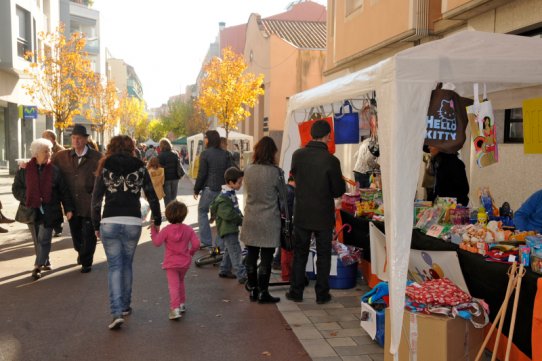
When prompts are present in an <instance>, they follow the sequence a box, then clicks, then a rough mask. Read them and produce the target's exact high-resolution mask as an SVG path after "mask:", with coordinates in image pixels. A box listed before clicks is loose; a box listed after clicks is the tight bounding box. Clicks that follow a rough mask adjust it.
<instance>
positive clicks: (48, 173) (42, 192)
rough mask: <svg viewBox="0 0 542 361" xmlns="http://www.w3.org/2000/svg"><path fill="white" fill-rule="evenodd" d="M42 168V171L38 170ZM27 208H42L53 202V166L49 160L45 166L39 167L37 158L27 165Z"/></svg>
mask: <svg viewBox="0 0 542 361" xmlns="http://www.w3.org/2000/svg"><path fill="white" fill-rule="evenodd" d="M38 167H39V168H41V170H40V169H38ZM25 181H26V206H27V207H31V208H40V207H41V205H42V204H44V203H49V202H51V195H52V192H53V164H52V163H51V161H50V160H49V161H48V162H47V163H46V164H45V165H41V166H40V165H38V163H36V158H32V159H31V160H30V162H28V163H27V164H26V177H25Z"/></svg>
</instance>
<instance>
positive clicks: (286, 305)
mask: <svg viewBox="0 0 542 361" xmlns="http://www.w3.org/2000/svg"><path fill="white" fill-rule="evenodd" d="M276 305H277V308H278V309H279V311H281V312H284V311H300V309H299V306H298V305H297V303H295V302H292V301H288V300H287V302H279V303H276Z"/></svg>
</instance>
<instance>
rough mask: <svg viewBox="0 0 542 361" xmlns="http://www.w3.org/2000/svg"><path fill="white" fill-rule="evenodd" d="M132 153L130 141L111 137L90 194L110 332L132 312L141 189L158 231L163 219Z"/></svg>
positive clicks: (142, 166)
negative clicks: (105, 280)
mask: <svg viewBox="0 0 542 361" xmlns="http://www.w3.org/2000/svg"><path fill="white" fill-rule="evenodd" d="M134 151H135V144H134V142H133V140H132V138H130V137H128V136H126V135H117V136H115V137H113V138H112V139H111V142H110V143H109V145H108V146H107V152H106V156H105V157H104V158H102V160H101V161H100V163H99V165H98V169H97V171H96V183H95V184H94V192H93V193H92V223H93V225H94V229H95V231H96V236H97V237H99V238H100V239H101V240H102V243H103V246H104V250H105V254H106V257H107V265H108V280H109V302H110V306H111V314H112V316H113V321H111V323H110V324H109V328H110V329H112V330H114V329H118V328H120V327H121V325H122V324H123V323H124V318H123V316H128V315H130V314H131V313H132V308H131V300H132V262H133V259H134V254H135V250H136V247H137V243H138V241H139V237H140V236H141V223H142V219H141V204H140V202H139V198H140V197H141V190H143V191H144V193H145V196H146V197H147V201H148V202H149V205H150V208H151V211H152V221H153V222H154V225H155V227H156V228H157V230H159V229H160V223H161V220H162V217H161V215H160V203H159V201H158V198H157V197H156V193H155V192H154V188H153V186H152V182H151V179H150V176H149V173H148V172H147V169H146V168H145V164H144V163H143V161H141V160H140V159H138V158H136V157H135V156H134V154H135V153H134ZM104 197H105V204H104V207H103V213H102V200H103V198H104Z"/></svg>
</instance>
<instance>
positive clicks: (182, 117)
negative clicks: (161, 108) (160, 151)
mask: <svg viewBox="0 0 542 361" xmlns="http://www.w3.org/2000/svg"><path fill="white" fill-rule="evenodd" d="M193 113H194V107H193V102H192V101H191V100H189V101H183V100H181V99H174V100H171V101H169V102H168V106H167V111H166V113H165V114H163V115H162V116H161V117H160V121H161V129H162V131H163V134H164V136H165V135H166V134H168V133H169V132H172V133H173V134H175V136H181V135H186V134H187V131H186V130H187V126H188V123H189V122H190V119H191V118H192V116H193Z"/></svg>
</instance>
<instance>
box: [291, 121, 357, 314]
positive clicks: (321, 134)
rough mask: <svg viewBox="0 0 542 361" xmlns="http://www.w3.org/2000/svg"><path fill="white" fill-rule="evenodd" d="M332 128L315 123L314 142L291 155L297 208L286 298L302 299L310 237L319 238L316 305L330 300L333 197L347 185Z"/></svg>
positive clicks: (344, 189) (313, 128)
mask: <svg viewBox="0 0 542 361" xmlns="http://www.w3.org/2000/svg"><path fill="white" fill-rule="evenodd" d="M330 132H331V127H330V125H329V123H328V122H326V121H325V120H318V121H316V122H315V123H314V124H313V126H312V128H311V137H312V140H311V141H310V142H309V143H308V144H307V145H306V146H305V148H302V149H298V150H296V151H295V152H294V154H293V156H292V170H291V172H292V175H293V177H294V179H295V183H296V188H295V205H294V234H295V243H294V264H293V270H292V278H291V285H290V290H289V291H288V292H286V298H287V299H289V300H292V301H296V302H301V301H302V300H303V290H304V288H305V265H306V264H307V259H308V256H309V247H310V241H311V235H312V234H314V237H315V239H316V253H317V256H318V259H317V261H316V270H317V273H316V274H317V277H316V286H315V290H316V303H318V304H323V303H327V302H329V301H330V300H331V295H330V294H329V281H328V278H329V272H330V268H331V240H332V237H333V227H334V225H335V203H334V198H337V197H340V196H341V195H342V194H343V193H344V192H345V191H346V186H345V183H344V180H343V177H342V173H341V163H340V161H339V160H338V159H337V158H336V157H335V156H333V155H331V154H330V153H329V152H328V149H327V142H328V140H329V137H330Z"/></svg>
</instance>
